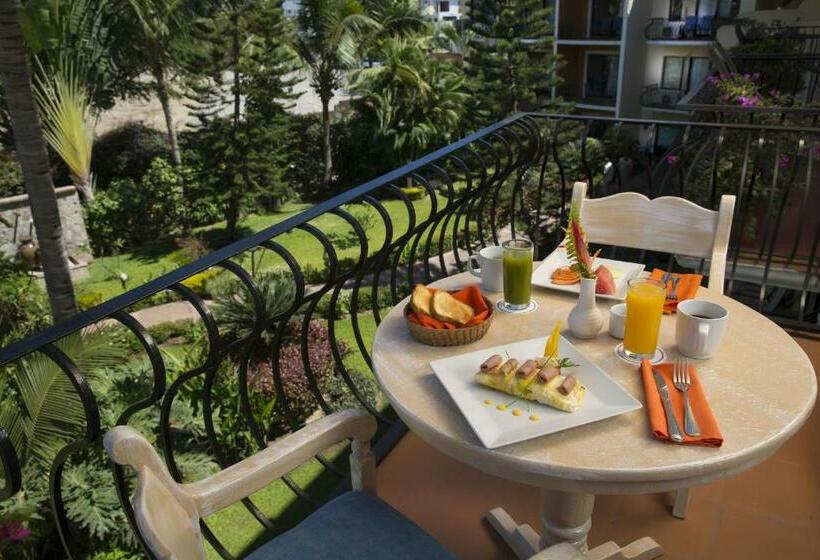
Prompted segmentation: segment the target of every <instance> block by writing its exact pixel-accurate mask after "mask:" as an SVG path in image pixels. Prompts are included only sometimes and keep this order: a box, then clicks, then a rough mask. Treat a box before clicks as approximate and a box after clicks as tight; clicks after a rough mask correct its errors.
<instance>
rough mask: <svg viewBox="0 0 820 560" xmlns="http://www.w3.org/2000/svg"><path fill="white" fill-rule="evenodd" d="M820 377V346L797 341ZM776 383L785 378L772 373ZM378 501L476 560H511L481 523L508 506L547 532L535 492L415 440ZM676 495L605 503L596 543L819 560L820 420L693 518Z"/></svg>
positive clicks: (387, 470) (700, 496)
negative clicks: (647, 541) (672, 504)
mask: <svg viewBox="0 0 820 560" xmlns="http://www.w3.org/2000/svg"><path fill="white" fill-rule="evenodd" d="M796 340H797V342H798V343H799V344H800V345H801V346H802V347H803V348H804V349H805V351H806V353H807V354H808V355H809V357H810V358H811V360H812V363H813V364H814V367H815V370H820V340H812V339H807V338H796ZM773 375H776V372H773ZM379 494H380V495H381V496H382V497H383V498H384V499H386V500H387V501H388V502H389V503H391V504H392V505H393V506H394V507H396V508H397V509H399V510H401V511H402V512H403V513H404V514H405V515H407V516H408V517H410V518H411V519H413V520H414V521H415V522H416V523H418V524H419V525H421V526H422V527H424V528H425V529H426V530H427V531H429V532H430V533H431V534H432V535H434V536H435V537H436V538H437V539H438V540H439V541H441V542H442V543H443V544H444V545H445V546H446V547H447V548H449V549H450V550H452V551H453V552H455V553H456V554H458V555H459V556H460V557H462V558H464V559H468V560H485V559H486V560H491V559H492V560H508V559H509V560H512V559H513V558H514V556H513V554H512V553H511V552H510V551H509V549H508V548H507V547H506V545H505V544H504V542H503V541H502V540H501V539H500V538H499V537H497V536H496V535H495V534H494V533H493V531H492V530H491V529H490V527H489V526H488V525H487V524H486V522H484V521H483V520H482V517H483V515H484V513H485V512H487V511H488V510H489V509H491V508H493V507H495V506H498V505H503V506H504V507H505V508H506V509H507V511H508V512H510V514H511V515H512V516H513V517H514V518H515V519H516V520H518V521H519V522H524V523H529V524H530V525H532V526H533V527H534V528H536V529H537V528H538V527H539V522H538V508H539V495H538V491H537V490H536V489H534V488H531V487H528V486H523V485H520V484H516V483H512V482H508V481H506V480H502V479H499V478H495V477H492V476H489V475H486V474H483V473H481V472H479V471H476V470H474V469H471V468H469V467H466V466H464V465H462V464H461V463H458V462H457V461H454V460H453V459H450V458H449V457H446V456H445V455H443V454H441V453H439V452H438V451H436V450H434V449H432V448H431V447H430V446H428V445H427V444H425V443H424V442H423V441H421V440H420V439H419V438H417V437H416V436H415V435H413V434H412V433H411V434H408V435H407V436H405V437H404V438H403V439H402V441H401V442H400V443H399V444H398V445H397V446H396V448H395V449H394V450H393V451H392V452H391V453H390V455H389V456H388V457H387V458H386V459H385V460H384V462H383V463H382V464H381V466H380V467H379ZM667 500H668V496H664V495H659V494H649V495H644V496H599V497H597V498H596V504H595V512H594V514H593V524H592V531H591V533H590V536H589V542H590V544H592V545H593V546H594V545H597V544H600V543H602V542H605V541H607V540H614V541H616V542H618V543H619V544H625V543H627V542H630V541H632V540H634V539H637V538H639V537H642V536H647V535H648V536H651V537H653V538H654V539H655V540H657V541H658V542H659V543H660V544H661V545H662V546H663V547H664V549H665V552H666V554H665V556H664V558H667V559H670V560H678V559H680V560H718V559H720V560H732V559H743V560H756V559H760V560H764V559H767V560H768V559H772V558H782V559H784V560H785V559H789V560H803V559H805V560H813V559H817V558H820V414H819V413H818V412H817V409H815V411H814V412H813V414H812V415H811V417H810V418H809V420H808V422H807V423H806V425H805V426H803V428H802V429H801V430H800V431H799V432H798V434H797V435H796V436H795V437H794V438H792V439H791V440H790V441H789V442H787V443H786V444H785V445H784V446H783V448H782V449H781V450H780V451H779V452H778V453H777V454H776V455H775V456H774V457H772V458H771V459H769V460H768V461H766V462H764V463H762V464H760V465H758V466H757V467H755V468H754V469H752V470H750V471H748V472H746V473H743V474H741V475H738V476H736V477H733V478H729V479H726V480H723V481H719V482H716V483H714V484H710V485H707V486H703V487H699V488H696V489H695V491H694V493H693V498H692V503H691V504H690V507H689V514H688V516H687V518H686V519H685V520H679V519H675V518H673V517H672V516H671V515H670V514H669V508H668V505H667Z"/></svg>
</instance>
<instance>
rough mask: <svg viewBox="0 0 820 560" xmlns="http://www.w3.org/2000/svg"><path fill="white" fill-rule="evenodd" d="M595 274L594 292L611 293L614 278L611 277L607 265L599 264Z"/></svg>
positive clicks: (613, 287)
mask: <svg viewBox="0 0 820 560" xmlns="http://www.w3.org/2000/svg"><path fill="white" fill-rule="evenodd" d="M595 276H596V277H597V281H596V282H595V293H596V294H607V295H612V294H614V293H615V278H613V277H612V273H611V272H610V271H609V269H608V268H607V267H605V266H604V265H601V266H599V267H598V269H597V270H596V271H595Z"/></svg>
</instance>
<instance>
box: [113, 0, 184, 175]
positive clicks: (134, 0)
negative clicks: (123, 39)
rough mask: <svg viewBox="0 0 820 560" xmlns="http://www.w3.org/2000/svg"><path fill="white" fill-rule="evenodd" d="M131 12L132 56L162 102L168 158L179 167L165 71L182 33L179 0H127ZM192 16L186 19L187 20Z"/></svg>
mask: <svg viewBox="0 0 820 560" xmlns="http://www.w3.org/2000/svg"><path fill="white" fill-rule="evenodd" d="M128 4H129V6H130V8H131V11H132V12H133V15H134V28H133V30H130V29H129V30H126V33H128V32H131V31H134V32H135V33H134V35H135V36H136V38H137V40H136V41H134V42H133V46H134V47H135V53H134V54H135V57H136V58H138V59H139V60H140V61H141V62H142V63H143V64H145V65H146V66H147V67H148V69H149V71H150V73H151V76H152V77H153V79H154V83H153V87H154V90H155V91H156V94H157V97H158V98H159V102H160V105H162V113H163V115H164V116H165V127H166V128H167V130H168V141H169V143H170V144H171V161H172V163H173V164H174V167H176V168H177V169H179V168H180V167H182V155H181V154H180V151H179V141H178V140H177V131H176V127H175V126H174V116H173V114H172V113H171V90H170V87H169V84H168V74H169V71H171V69H172V68H173V67H174V66H175V64H176V63H175V57H174V48H173V47H174V42H176V41H179V40H180V38H181V37H182V36H184V35H185V21H186V19H185V17H184V16H183V15H182V14H181V13H180V11H181V9H182V7H183V2H182V1H181V0H128ZM191 20H192V18H188V21H191Z"/></svg>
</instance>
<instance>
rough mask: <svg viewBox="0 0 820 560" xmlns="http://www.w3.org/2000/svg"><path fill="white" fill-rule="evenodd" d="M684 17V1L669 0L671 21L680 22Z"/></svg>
mask: <svg viewBox="0 0 820 560" xmlns="http://www.w3.org/2000/svg"><path fill="white" fill-rule="evenodd" d="M682 17H683V0H669V21H680V20H681V18H682Z"/></svg>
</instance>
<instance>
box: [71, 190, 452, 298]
mask: <svg viewBox="0 0 820 560" xmlns="http://www.w3.org/2000/svg"><path fill="white" fill-rule="evenodd" d="M445 203H446V199H445V198H439V204H440V205H443V204H445ZM384 206H385V209H386V210H387V212H388V213H389V215H390V218H391V220H392V222H393V237H394V239H395V238H396V237H398V236H400V235H402V234H403V233H405V232H406V231H407V227H408V223H409V216H408V213H407V210H406V208H405V206H404V203H403V202H401V201H398V200H387V201H384ZM308 207H309V205H306V204H287V205H285V206H284V207H283V209H282V211H281V212H278V213H275V214H270V215H256V214H254V215H250V216H248V217H246V218H245V219H244V220H243V221H242V222H241V227H242V228H243V229H244V232H247V233H251V232H257V231H260V230H262V229H265V228H266V227H269V226H271V225H273V224H276V223H278V222H281V221H283V220H286V219H287V218H290V217H291V216H294V215H296V214H298V213H299V212H301V211H303V210H305V209H306V208H308ZM346 209H347V210H349V211H352V212H353V213H354V214H359V215H361V214H369V215H371V216H372V218H373V220H372V223H371V224H370V225H369V227H367V228H366V231H367V239H368V253H369V254H373V253H374V252H375V251H377V250H378V249H379V248H380V247H381V245H382V244H383V243H384V238H385V227H384V222H383V221H382V220H381V218H380V217H379V215H378V214H377V212H376V211H375V210H374V209H373V208H372V207H371V206H369V205H351V206H348V207H346ZM415 209H416V223H418V222H420V221H421V220H424V219H425V218H427V216H429V214H430V201H429V199H428V198H424V199H422V200H419V201H417V202H415ZM311 224H313V225H314V226H316V228H318V229H319V230H321V231H322V232H324V233H325V234H327V235H331V234H337V235H345V234H348V233H351V232H352V228H350V226H349V225H348V224H347V223H346V222H345V221H344V220H343V219H342V218H339V217H337V216H333V215H322V216H320V217H319V218H317V219H315V220H313V221H311ZM451 224H452V221H451ZM224 226H225V224H224V222H219V223H216V224H213V225H211V226H207V227H202V228H199V229H198V230H197V234H199V235H202V236H203V237H205V238H215V237H218V235H219V233H220V232H221V230H223V229H224ZM276 241H277V242H279V243H280V244H281V245H282V246H283V247H284V248H285V249H287V250H288V251H289V252H290V253H291V254H292V255H293V256H294V258H295V259H296V260H297V261H298V263H299V264H300V265H301V266H303V267H304V266H312V267H314V268H318V269H322V268H324V262H323V255H324V250H323V248H322V246H321V244H320V243H319V241H317V240H316V239H315V238H314V237H313V236H312V235H311V234H309V233H307V232H305V231H302V230H294V231H291V232H288V233H286V234H283V235H281V236H279V237H277V238H276ZM177 251H179V249H177V248H176V246H175V244H174V242H173V240H171V239H167V240H162V241H157V242H156V243H151V244H147V245H144V246H142V247H139V248H137V249H134V250H132V251H129V252H124V253H122V254H121V255H119V256H113V257H100V258H97V259H95V260H94V262H93V263H92V264H91V265H90V267H89V277H88V278H86V279H83V280H81V281H79V282H78V285H77V291H78V294H79V295H80V296H82V295H83V294H100V295H101V296H102V301H105V300H108V299H111V298H112V297H114V296H116V295H119V294H121V293H123V291H124V289H123V286H122V283H121V282H120V280H119V273H120V272H124V273H126V274H127V275H128V281H127V284H126V286H125V287H126V289H130V288H133V287H136V286H138V285H140V284H143V283H145V282H147V281H149V280H151V279H153V278H156V277H158V276H160V275H162V274H164V273H166V272H170V271H171V270H174V269H175V268H177V266H178V265H177V263H176V262H175V261H174V259H173V255H174V253H176V252H177ZM358 252H359V248H358V247H354V248H350V249H347V250H346V251H344V252H342V253H340V255H339V256H340V257H343V256H355V255H358ZM263 255H264V256H263ZM260 258H261V263H258V265H259V264H261V265H260V266H259V267H260V269H267V268H272V267H284V266H286V265H285V263H284V261H283V260H282V259H281V258H280V257H279V256H278V255H275V254H273V253H272V252H270V251H259V252H258V253H257V256H256V259H257V261H258V260H259V259H260ZM240 262H241V263H242V264H243V265H244V266H246V267H248V268H249V267H250V265H251V257H250V255H248V254H245V255H243V256H242V258H241V259H240Z"/></svg>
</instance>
